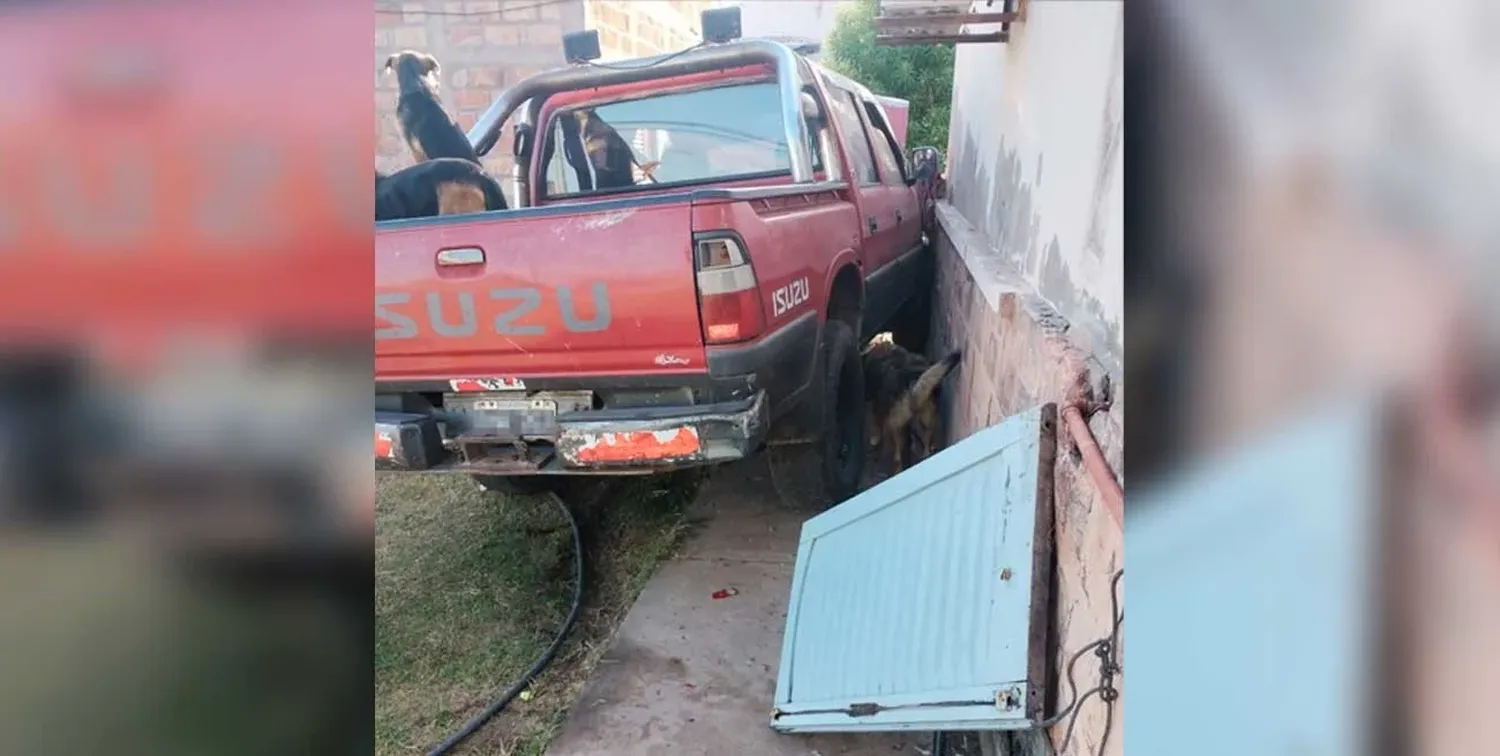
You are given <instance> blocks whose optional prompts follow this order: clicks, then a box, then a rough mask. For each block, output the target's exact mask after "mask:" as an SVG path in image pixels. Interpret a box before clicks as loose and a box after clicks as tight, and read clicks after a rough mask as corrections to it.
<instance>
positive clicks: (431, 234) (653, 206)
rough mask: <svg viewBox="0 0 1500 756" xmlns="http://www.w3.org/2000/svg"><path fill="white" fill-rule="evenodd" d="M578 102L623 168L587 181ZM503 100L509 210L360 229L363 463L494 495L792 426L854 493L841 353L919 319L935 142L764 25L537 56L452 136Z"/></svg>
mask: <svg viewBox="0 0 1500 756" xmlns="http://www.w3.org/2000/svg"><path fill="white" fill-rule="evenodd" d="M584 108H587V109H588V112H589V116H590V117H591V118H593V119H597V120H601V121H603V122H605V123H607V124H609V125H610V126H612V127H613V128H614V129H615V130H616V131H617V132H618V133H619V134H620V135H621V136H622V137H623V138H624V139H625V141H627V142H628V143H630V145H631V147H632V150H633V151H634V152H635V156H634V162H635V163H636V164H637V167H636V168H635V169H634V171H633V176H634V181H633V182H631V183H629V184H628V185H624V186H619V185H615V186H609V187H604V188H600V187H598V186H596V183H595V180H594V179H595V177H594V176H593V175H592V168H591V165H590V163H589V162H588V161H587V160H586V159H580V156H581V155H583V154H585V153H584V152H582V151H581V150H580V145H579V144H578V143H576V141H575V142H573V143H570V141H569V140H570V139H571V140H578V139H579V137H578V129H577V128H573V129H568V128H565V126H566V125H567V124H566V123H565V121H564V119H568V118H572V117H573V113H575V112H576V111H579V110H580V109H584ZM512 116H516V117H515V119H513V120H514V123H513V127H512V129H511V131H512V134H513V138H512V140H511V142H512V144H511V149H512V154H513V156H514V165H515V170H514V176H513V186H512V190H513V195H514V196H513V200H512V202H511V205H512V206H511V208H510V209H508V210H500V211H493V212H487V213H475V214H468V215H450V216H443V217H436V218H422V219H415V220H400V221H391V222H384V223H379V224H377V225H376V233H375V255H376V257H375V259H376V264H375V275H376V293H375V338H376V351H375V394H376V396H375V401H376V407H375V411H376V416H375V421H376V424H375V454H376V457H377V465H378V466H379V467H381V468H384V469H397V470H432V471H450V472H463V473H468V474H472V475H474V476H476V478H478V479H479V480H480V482H481V484H482V485H486V486H488V487H494V488H500V489H504V490H518V489H524V488H532V489H534V488H537V487H540V486H544V485H546V484H547V483H550V482H554V481H556V480H557V477H556V476H558V475H569V474H573V475H576V474H630V473H649V472H656V471H662V470H670V469H676V468H682V467H688V466H697V465H705V464H713V463H718V462H724V461H729V460H735V459H740V458H743V457H745V456H747V455H750V454H752V453H754V452H756V451H757V450H758V449H760V448H761V447H762V446H764V445H765V444H766V443H780V442H785V443H798V442H803V443H811V444H812V451H814V452H816V455H813V454H809V455H807V456H806V458H807V459H809V460H814V459H815V460H816V464H817V470H818V475H819V478H820V481H821V484H822V488H823V489H824V491H825V492H826V494H827V496H828V497H829V498H831V499H833V500H839V499H842V498H845V497H847V496H848V495H850V494H852V493H853V492H855V491H856V490H857V486H858V483H859V479H860V473H861V469H862V465H863V457H864V448H865V440H866V430H865V417H864V406H863V402H864V397H863V385H864V381H863V374H862V370H861V366H860V359H859V352H860V347H861V345H862V344H863V343H864V341H865V340H866V339H868V338H869V337H870V336H872V335H874V334H875V333H878V332H880V331H882V330H892V329H899V330H903V331H907V332H909V333H908V334H904V335H905V336H906V338H907V340H911V339H915V340H917V341H920V339H921V337H922V336H925V334H926V314H927V313H926V308H927V298H926V296H925V294H926V292H927V291H928V289H929V288H930V280H931V275H932V262H931V253H930V252H929V251H928V249H927V245H926V235H925V233H924V230H923V225H924V219H926V218H930V212H929V210H930V204H931V201H932V200H931V196H930V195H931V181H932V178H933V174H934V173H935V170H936V160H935V157H936V151H935V150H932V149H931V148H925V149H923V150H918V151H914V155H912V156H910V157H908V156H904V155H903V154H902V147H901V139H900V138H899V137H898V136H897V132H895V131H893V129H892V127H891V123H890V120H889V119H888V117H887V115H886V112H885V110H884V109H883V108H882V106H881V105H880V104H879V101H878V99H877V98H876V97H875V96H874V95H873V94H871V93H870V92H869V91H868V90H867V89H866V88H865V87H863V86H861V85H859V84H857V83H855V82H853V81H850V80H848V79H846V78H844V77H842V76H839V75H837V74H835V73H833V72H831V71H828V70H825V69H823V68H821V67H819V66H817V65H815V64H813V63H811V62H809V61H808V60H806V59H805V58H803V57H802V56H800V55H798V54H797V53H795V52H793V51H792V50H791V49H790V48H788V47H786V46H784V45H782V44H780V43H776V42H771V41H765V40H745V41H736V42H729V43H724V44H718V45H712V46H705V47H701V48H698V49H694V50H692V51H689V52H686V53H679V54H676V55H669V56H662V57H658V58H646V59H639V60H635V61H629V62H626V63H623V64H612V65H610V66H607V67H606V66H599V65H593V64H578V65H574V66H571V67H568V68H563V69H558V70H554V71H550V72H545V73H542V74H538V75H536V76H534V77H532V78H530V79H528V80H526V81H523V82H521V83H519V84H517V85H516V86H515V87H513V88H511V89H508V90H506V91H505V92H503V93H502V94H501V95H500V97H499V99H498V100H497V101H496V102H495V103H494V104H493V105H492V106H491V107H490V108H489V109H488V111H486V113H485V114H484V115H483V117H482V118H481V119H480V120H479V122H478V123H477V124H476V125H475V127H474V128H473V130H472V131H471V132H470V133H469V139H470V141H471V142H473V143H474V145H475V146H476V148H477V149H478V151H479V153H480V154H481V155H484V154H486V153H488V152H490V150H492V149H493V148H494V147H495V145H496V144H497V143H498V142H499V141H500V139H499V137H500V134H501V129H502V127H503V126H505V125H506V124H507V122H508V120H510V119H512ZM575 123H576V121H575ZM653 164H654V165H653ZM640 166H649V169H642V168H641V167H640ZM902 335H903V334H898V338H901V336H902Z"/></svg>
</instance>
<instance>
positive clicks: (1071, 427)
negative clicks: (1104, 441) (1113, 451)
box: [1061, 404, 1125, 525]
mask: <svg viewBox="0 0 1500 756" xmlns="http://www.w3.org/2000/svg"><path fill="white" fill-rule="evenodd" d="M1061 414H1062V418H1063V422H1064V423H1065V424H1066V425H1067V426H1068V435H1069V436H1071V437H1072V438H1073V444H1074V445H1075V446H1077V447H1078V452H1079V454H1081V455H1082V456H1083V466H1084V468H1085V469H1087V470H1088V471H1089V477H1090V478H1093V479H1094V485H1096V486H1098V487H1099V495H1100V496H1103V497H1104V506H1105V507H1107V508H1108V509H1109V513H1110V516H1111V517H1114V518H1115V522H1116V523H1118V524H1120V525H1124V524H1125V489H1124V488H1121V487H1120V481H1119V479H1117V478H1116V477H1115V473H1114V470H1111V469H1110V467H1109V461H1108V460H1106V459H1104V452H1103V451H1102V450H1100V448H1099V442H1098V441H1096V440H1095V439H1094V432H1093V431H1092V430H1089V422H1088V420H1086V419H1084V417H1083V410H1082V409H1081V408H1080V407H1079V406H1078V405H1077V404H1067V405H1064V406H1063V408H1062V413H1061Z"/></svg>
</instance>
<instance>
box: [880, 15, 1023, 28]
mask: <svg viewBox="0 0 1500 756" xmlns="http://www.w3.org/2000/svg"><path fill="white" fill-rule="evenodd" d="M1020 20H1021V14H1019V13H902V14H899V15H893V16H880V17H878V18H876V19H875V28H876V29H879V30H880V31H899V30H902V29H922V28H926V27H929V26H953V25H959V24H1008V23H1011V22H1013V21H1020Z"/></svg>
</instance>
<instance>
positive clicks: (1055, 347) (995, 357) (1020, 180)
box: [932, 0, 1128, 756]
mask: <svg viewBox="0 0 1500 756" xmlns="http://www.w3.org/2000/svg"><path fill="white" fill-rule="evenodd" d="M981 5H982V4H981ZM976 10H982V8H977V9H976ZM1121 10H1122V3H1121V2H1118V1H1109V0H1101V1H1099V2H1074V3H1050V2H1049V3H1043V2H1033V3H1031V4H1030V7H1029V9H1028V17H1027V19H1026V20H1025V21H1024V22H1020V23H1016V24H1014V25H1012V28H1011V41H1010V42H1009V43H1005V44H1000V43H987V44H966V45H960V46H959V47H958V53H957V61H956V66H957V70H956V71H955V75H954V95H953V116H952V124H951V128H950V137H949V156H948V171H947V177H948V198H947V200H946V201H944V202H940V203H939V206H938V213H937V215H938V219H939V224H938V225H939V227H938V230H937V233H936V234H935V238H934V243H935V245H936V248H937V255H938V267H937V281H936V292H935V313H934V317H935V322H934V324H933V331H934V332H933V334H932V335H933V338H934V344H933V345H932V351H933V352H934V354H939V353H943V352H946V351H948V350H951V349H963V350H964V361H963V365H962V367H961V368H960V370H959V372H958V373H957V374H956V375H955V376H954V378H952V379H951V382H950V384H949V385H948V386H947V388H946V393H945V394H944V397H943V402H944V412H945V415H946V419H947V422H948V435H949V437H950V439H958V438H962V437H965V436H968V435H970V434H972V433H974V432H975V431H977V430H979V429H982V428H984V427H987V426H989V425H993V424H995V423H998V422H1001V421H1003V420H1004V419H1005V418H1006V417H1008V416H1010V415H1013V414H1015V413H1017V412H1019V411H1021V410H1024V409H1027V408H1029V407H1032V406H1035V405H1036V404H1038V403H1042V402H1056V403H1058V404H1059V405H1060V406H1061V405H1063V404H1065V403H1067V402H1069V401H1073V400H1076V399H1077V398H1078V397H1080V396H1081V395H1087V394H1088V393H1092V394H1093V396H1094V397H1095V398H1102V397H1103V396H1105V392H1104V387H1105V385H1106V384H1108V385H1109V388H1110V391H1109V393H1110V395H1111V398H1112V400H1113V403H1112V405H1111V406H1110V408H1109V409H1108V410H1105V411H1101V412H1098V413H1096V414H1094V415H1093V416H1092V417H1091V418H1090V423H1089V424H1090V427H1091V429H1092V431H1093V433H1094V435H1095V437H1096V438H1097V439H1098V441H1099V444H1100V446H1101V447H1102V449H1103V450H1104V453H1105V457H1106V459H1108V461H1109V462H1110V465H1111V467H1112V468H1113V469H1114V470H1115V471H1116V472H1117V474H1118V473H1119V472H1120V471H1122V470H1123V463H1124V453H1123V447H1124V394H1125V388H1124V385H1123V384H1122V381H1121V377H1122V376H1121V371H1120V366H1121V364H1122V358H1123V351H1122V344H1121V340H1122V339H1121V325H1122V323H1121V311H1122V305H1123V302H1122V300H1123V295H1122V288H1123V275H1124V270H1123V256H1124V249H1123V247H1124V244H1123V237H1122V226H1123V222H1124V217H1123V216H1124V204H1123V192H1122V185H1123V165H1122V160H1121V156H1120V142H1121V138H1122V136H1123V131H1122V126H1121V102H1120V98H1121V94H1122V90H1123V84H1122V73H1123V71H1122V68H1123V54H1124V53H1123V47H1122V45H1121V38H1122V31H1123V27H1122V14H1121ZM1058 433H1059V440H1058V449H1059V455H1060V457H1059V461H1058V466H1057V479H1056V481H1055V484H1056V522H1057V527H1056V534H1057V535H1056V538H1057V540H1056V549H1057V580H1056V584H1055V585H1056V589H1055V595H1054V600H1055V614H1054V623H1055V624H1054V627H1055V634H1056V642H1057V648H1056V651H1055V654H1054V655H1053V660H1054V664H1055V669H1056V670H1057V673H1058V675H1059V682H1058V686H1059V691H1058V696H1059V698H1060V699H1061V700H1060V704H1066V703H1067V692H1066V682H1065V680H1066V677H1065V670H1064V669H1063V666H1064V664H1065V663H1066V662H1067V659H1068V657H1069V656H1071V655H1072V653H1073V652H1074V651H1075V650H1077V649H1078V648H1081V647H1083V646H1085V645H1087V644H1089V643H1091V642H1093V641H1095V640H1097V639H1099V638H1100V637H1103V636H1106V635H1108V633H1109V630H1110V627H1111V623H1112V616H1111V607H1110V579H1111V577H1112V576H1113V574H1114V572H1115V570H1117V569H1121V568H1122V567H1123V566H1124V562H1123V559H1124V533H1123V523H1122V518H1123V514H1122V513H1121V512H1118V511H1111V510H1110V509H1109V508H1108V507H1106V505H1105V502H1104V501H1103V500H1102V497H1101V496H1100V494H1099V488H1098V486H1097V485H1096V483H1095V482H1094V480H1093V479H1092V478H1090V477H1089V475H1088V473H1087V471H1086V470H1085V469H1084V467H1083V465H1082V464H1081V461H1080V458H1079V457H1078V456H1077V455H1076V452H1075V451H1074V449H1073V443H1072V441H1071V437H1070V436H1069V435H1068V434H1067V432H1066V430H1065V428H1061V427H1060V428H1059V429H1058ZM1126 632H1128V628H1127V629H1126ZM1077 675H1078V679H1079V684H1080V686H1081V688H1083V689H1088V688H1090V687H1093V685H1094V684H1095V681H1097V679H1098V663H1097V660H1096V659H1095V658H1094V657H1093V656H1092V655H1088V656H1087V657H1086V658H1084V659H1082V660H1081V661H1080V662H1079V664H1078V668H1077ZM1115 685H1116V688H1117V689H1119V690H1121V691H1122V692H1123V689H1124V683H1123V681H1122V680H1121V679H1120V678H1116V682H1115ZM1122 700H1123V698H1122V699H1119V700H1117V701H1116V702H1115V703H1114V704H1113V706H1114V707H1115V708H1114V712H1113V725H1112V728H1111V729H1110V731H1109V733H1108V736H1107V741H1108V742H1107V748H1106V750H1105V753H1107V754H1112V755H1114V756H1118V755H1119V754H1122V753H1123V752H1124V750H1123V740H1124V737H1123V716H1122V712H1121V709H1120V707H1121V701H1122ZM1106 711H1107V709H1106V705H1105V704H1104V703H1102V702H1100V701H1099V700H1098V699H1097V697H1096V698H1091V699H1090V701H1089V702H1087V703H1086V704H1085V705H1084V707H1083V709H1082V711H1081V713H1080V714H1079V716H1078V723H1077V726H1076V731H1075V732H1074V734H1073V739H1072V741H1071V742H1070V743H1069V746H1068V749H1067V750H1066V751H1058V752H1059V753H1061V754H1064V755H1065V756H1073V755H1077V756H1082V755H1083V754H1094V753H1095V752H1096V750H1097V748H1098V744H1099V742H1100V739H1101V738H1105V737H1106V736H1105V715H1106ZM1066 729H1067V722H1066V721H1064V722H1063V723H1062V725H1060V726H1058V727H1054V728H1053V729H1052V730H1051V731H1050V732H1049V735H1050V739H1051V744H1052V747H1053V748H1059V747H1060V746H1061V745H1062V738H1063V734H1064V732H1065V730H1066ZM989 740H990V742H989V744H988V748H987V750H988V751H989V753H991V754H1015V753H1026V754H1033V753H1036V754H1041V753H1047V752H1048V750H1049V749H1047V748H1046V747H1045V746H1044V745H1043V747H1042V748H1041V749H1040V750H1038V749H1037V748H1036V747H1035V746H1037V745H1039V744H1038V743H1032V744H1031V747H1026V748H1020V747H1018V746H1016V745H1015V744H1009V745H1001V744H1000V741H1002V740H1009V738H1001V739H996V738H991V739H989Z"/></svg>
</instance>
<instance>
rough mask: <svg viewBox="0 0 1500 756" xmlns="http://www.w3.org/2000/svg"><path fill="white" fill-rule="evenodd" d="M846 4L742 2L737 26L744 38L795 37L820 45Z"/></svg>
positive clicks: (823, 0) (829, 0) (830, 0)
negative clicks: (840, 9) (841, 8)
mask: <svg viewBox="0 0 1500 756" xmlns="http://www.w3.org/2000/svg"><path fill="white" fill-rule="evenodd" d="M847 4H848V1H847V0H790V1H789V0H742V1H741V2H739V3H737V5H739V6H740V24H741V27H742V29H743V30H744V34H745V36H746V37H783V36H796V37H804V38H807V39H809V40H813V41H817V42H823V41H826V40H827V39H828V35H829V34H830V33H831V32H832V31H833V28H834V26H835V25H836V23H837V19H838V9H839V7H841V6H844V5H847Z"/></svg>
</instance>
